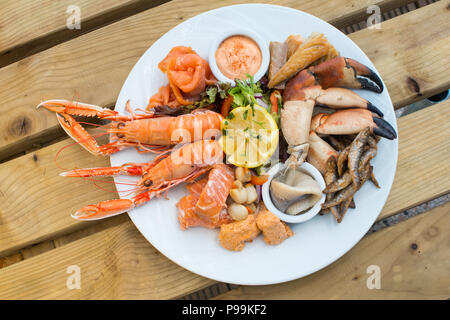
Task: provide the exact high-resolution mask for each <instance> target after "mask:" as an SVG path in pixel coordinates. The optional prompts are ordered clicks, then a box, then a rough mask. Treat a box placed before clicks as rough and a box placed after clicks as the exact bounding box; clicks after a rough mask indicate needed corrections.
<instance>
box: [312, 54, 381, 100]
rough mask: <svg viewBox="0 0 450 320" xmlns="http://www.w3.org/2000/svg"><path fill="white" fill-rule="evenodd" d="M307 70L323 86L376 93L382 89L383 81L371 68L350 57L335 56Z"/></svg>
mask: <svg viewBox="0 0 450 320" xmlns="http://www.w3.org/2000/svg"><path fill="white" fill-rule="evenodd" d="M309 70H310V72H312V73H313V74H314V77H315V78H316V81H317V82H318V83H319V84H320V85H321V86H322V87H323V88H330V87H345V88H353V89H366V90H370V91H374V92H376V93H381V92H383V90H384V86H383V82H382V81H381V79H380V77H379V76H378V75H377V74H376V73H375V72H374V71H373V70H372V69H370V68H369V67H367V66H365V65H363V64H361V63H359V62H358V61H356V60H353V59H350V58H344V57H336V58H333V59H330V60H328V61H325V62H323V63H321V64H319V65H317V66H315V67H311V68H310V69H309Z"/></svg>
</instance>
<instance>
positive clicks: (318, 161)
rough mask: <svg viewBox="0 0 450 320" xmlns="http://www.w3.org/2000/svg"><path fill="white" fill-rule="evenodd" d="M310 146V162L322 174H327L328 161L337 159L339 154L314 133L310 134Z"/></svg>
mask: <svg viewBox="0 0 450 320" xmlns="http://www.w3.org/2000/svg"><path fill="white" fill-rule="evenodd" d="M309 145H310V148H309V152H308V158H307V159H308V162H309V163H310V164H312V165H313V166H314V167H315V168H317V170H319V171H320V173H322V174H325V171H326V168H327V161H328V159H329V158H330V157H334V158H337V156H338V152H337V151H336V150H334V149H333V147H332V146H330V145H329V144H328V143H327V142H326V141H325V140H322V138H320V137H319V136H318V135H317V134H316V133H315V132H314V131H311V132H310V133H309Z"/></svg>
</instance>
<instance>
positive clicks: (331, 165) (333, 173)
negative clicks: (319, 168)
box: [321, 156, 340, 220]
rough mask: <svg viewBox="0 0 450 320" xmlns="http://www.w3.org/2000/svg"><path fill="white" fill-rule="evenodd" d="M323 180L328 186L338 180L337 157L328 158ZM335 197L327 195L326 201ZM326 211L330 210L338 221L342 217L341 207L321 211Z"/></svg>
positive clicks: (330, 194) (331, 194)
mask: <svg viewBox="0 0 450 320" xmlns="http://www.w3.org/2000/svg"><path fill="white" fill-rule="evenodd" d="M323 178H324V180H325V184H326V185H327V186H328V185H331V184H333V183H334V182H335V181H336V180H337V178H338V176H337V168H336V158H335V157H333V156H330V157H328V159H327V161H326V163H325V173H324V176H323ZM333 195H334V193H333V192H331V193H327V195H326V198H325V201H328V200H330V199H332V198H333ZM326 210H329V211H330V212H331V213H332V214H333V216H334V217H335V218H336V220H338V219H339V217H340V212H339V207H337V206H336V207H330V208H328V209H325V210H324V209H322V210H321V211H326Z"/></svg>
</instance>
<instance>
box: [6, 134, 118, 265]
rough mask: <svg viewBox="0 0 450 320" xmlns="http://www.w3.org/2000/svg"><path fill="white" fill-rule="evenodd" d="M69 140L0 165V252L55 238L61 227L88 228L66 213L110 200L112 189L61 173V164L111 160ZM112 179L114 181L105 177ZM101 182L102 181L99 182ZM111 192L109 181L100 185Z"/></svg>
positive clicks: (66, 229) (90, 164)
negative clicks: (95, 154)
mask: <svg viewBox="0 0 450 320" xmlns="http://www.w3.org/2000/svg"><path fill="white" fill-rule="evenodd" d="M71 144H73V143H72V141H70V140H69V139H67V140H65V141H62V142H59V143H56V144H53V145H50V146H48V147H46V148H43V149H40V150H37V151H36V152H33V153H29V154H26V155H25V156H22V157H20V158H17V159H14V160H12V161H8V162H6V163H3V164H1V165H0V179H1V182H0V198H1V199H2V203H3V205H2V209H1V210H0V230H1V235H0V239H1V240H0V243H1V245H0V256H2V255H5V254H8V253H10V252H12V251H14V250H17V249H20V248H22V247H25V246H28V245H31V244H34V243H37V242H40V241H42V240H45V239H51V238H49V237H48V235H51V237H57V236H58V235H60V234H61V232H70V231H72V229H73V228H75V227H77V228H81V227H86V226H87V224H84V223H82V224H79V223H76V221H75V220H74V219H72V218H71V217H70V216H69V213H70V212H74V210H76V208H78V207H79V205H80V203H89V202H90V201H92V200H94V201H101V200H107V199H113V198H115V197H116V196H117V194H116V192H111V193H108V192H105V191H103V190H100V189H99V188H97V187H95V186H94V185H93V184H92V183H91V182H87V181H84V179H67V178H63V177H60V176H59V173H60V172H61V171H63V170H62V169H61V168H60V167H59V166H62V167H64V168H68V169H72V168H76V167H78V168H80V167H93V166H108V165H109V159H108V158H104V157H93V156H92V155H91V154H90V153H88V152H87V151H85V150H84V149H81V148H80V147H79V146H77V145H73V147H70V148H66V149H64V151H63V152H62V153H61V156H60V157H59V158H58V159H57V161H58V163H59V166H58V165H56V163H55V162H54V161H55V155H56V154H57V152H58V151H59V150H61V148H63V147H65V146H69V145H71ZM108 181H112V180H110V179H109V180H108ZM102 186H104V185H103V184H102ZM104 187H105V188H107V189H110V190H112V191H114V187H113V186H112V185H109V184H108V185H106V186H104Z"/></svg>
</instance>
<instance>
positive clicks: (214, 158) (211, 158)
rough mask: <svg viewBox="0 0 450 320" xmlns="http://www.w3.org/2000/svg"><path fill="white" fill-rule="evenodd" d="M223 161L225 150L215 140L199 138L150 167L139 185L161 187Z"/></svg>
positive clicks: (151, 187)
mask: <svg viewBox="0 0 450 320" xmlns="http://www.w3.org/2000/svg"><path fill="white" fill-rule="evenodd" d="M222 161H223V151H222V147H221V146H220V144H219V143H218V142H217V141H215V140H199V141H196V142H194V143H188V144H185V145H183V146H181V147H180V148H178V149H175V150H174V151H173V152H172V153H171V154H170V155H168V156H167V157H166V158H164V159H162V160H161V161H159V162H158V163H157V164H156V165H155V166H154V167H152V168H150V169H149V170H148V171H147V172H146V173H145V174H144V175H143V176H142V179H141V181H140V182H139V185H144V186H145V185H146V186H150V189H153V188H159V187H160V186H161V184H163V183H165V182H168V181H174V180H177V179H182V178H184V177H186V176H188V175H190V174H192V173H194V172H195V171H197V170H198V169H199V168H207V167H209V166H213V165H215V164H220V163H222Z"/></svg>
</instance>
